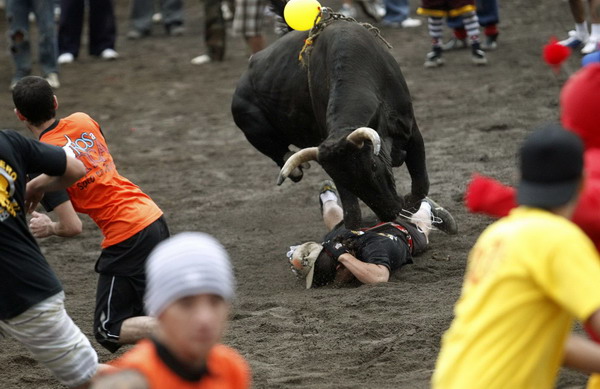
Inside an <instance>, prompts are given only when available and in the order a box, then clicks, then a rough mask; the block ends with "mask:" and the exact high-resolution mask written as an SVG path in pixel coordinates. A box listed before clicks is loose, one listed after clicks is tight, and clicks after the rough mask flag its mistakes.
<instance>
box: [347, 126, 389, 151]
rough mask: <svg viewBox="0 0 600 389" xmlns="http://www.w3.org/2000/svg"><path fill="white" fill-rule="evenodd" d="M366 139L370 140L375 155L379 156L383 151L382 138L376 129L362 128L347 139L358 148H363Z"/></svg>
mask: <svg viewBox="0 0 600 389" xmlns="http://www.w3.org/2000/svg"><path fill="white" fill-rule="evenodd" d="M365 139H368V140H370V141H371V143H373V154H375V155H378V154H379V150H381V138H380V137H379V134H378V133H377V131H375V130H374V129H372V128H369V127H360V128H357V129H356V130H354V131H352V133H351V134H350V135H348V136H347V137H346V140H347V141H348V142H352V143H354V144H355V145H356V146H357V147H358V148H361V147H363V145H364V142H365Z"/></svg>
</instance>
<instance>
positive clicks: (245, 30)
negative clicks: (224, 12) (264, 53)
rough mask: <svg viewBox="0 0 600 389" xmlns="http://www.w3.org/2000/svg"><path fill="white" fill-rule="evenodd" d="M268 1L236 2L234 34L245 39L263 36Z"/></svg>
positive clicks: (245, 0)
mask: <svg viewBox="0 0 600 389" xmlns="http://www.w3.org/2000/svg"><path fill="white" fill-rule="evenodd" d="M266 6H267V2H266V0H235V14H234V16H233V33H234V34H235V35H241V36H243V37H246V38H247V37H255V36H259V35H262V25H263V21H264V19H265V7H266Z"/></svg>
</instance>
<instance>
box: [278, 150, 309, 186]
mask: <svg viewBox="0 0 600 389" xmlns="http://www.w3.org/2000/svg"><path fill="white" fill-rule="evenodd" d="M318 156H319V149H318V148H317V147H308V148H306V149H302V150H300V151H298V152H296V153H294V154H292V156H291V157H289V158H288V160H287V161H285V164H284V165H283V167H282V168H281V171H280V172H279V178H278V179H277V185H281V183H282V182H283V181H284V180H285V179H286V178H287V176H288V175H289V174H290V173H291V172H292V170H294V169H295V168H297V167H298V166H300V165H302V164H303V163H305V162H308V161H316V160H317V157H318Z"/></svg>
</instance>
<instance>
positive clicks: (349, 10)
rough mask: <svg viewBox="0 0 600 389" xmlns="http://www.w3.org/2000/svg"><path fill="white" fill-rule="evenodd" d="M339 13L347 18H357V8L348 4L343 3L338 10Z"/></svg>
mask: <svg viewBox="0 0 600 389" xmlns="http://www.w3.org/2000/svg"><path fill="white" fill-rule="evenodd" d="M338 13H339V14H340V15H342V16H345V17H347V18H355V17H356V8H354V7H353V6H351V5H348V4H342V8H340V10H339V11H338Z"/></svg>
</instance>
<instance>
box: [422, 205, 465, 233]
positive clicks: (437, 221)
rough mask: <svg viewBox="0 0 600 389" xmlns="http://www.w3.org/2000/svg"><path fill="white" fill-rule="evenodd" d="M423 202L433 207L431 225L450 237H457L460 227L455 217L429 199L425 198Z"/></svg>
mask: <svg viewBox="0 0 600 389" xmlns="http://www.w3.org/2000/svg"><path fill="white" fill-rule="evenodd" d="M423 201H426V202H427V203H429V205H430V206H431V223H432V225H433V227H435V228H437V229H438V230H440V231H442V232H445V233H446V234H449V235H456V234H457V233H458V226H457V225H456V221H455V220H454V216H452V214H451V213H450V212H448V211H447V210H446V209H445V208H443V207H441V206H440V205H439V204H438V203H436V202H435V201H433V200H432V199H430V198H429V197H425V199H424V200H423Z"/></svg>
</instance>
